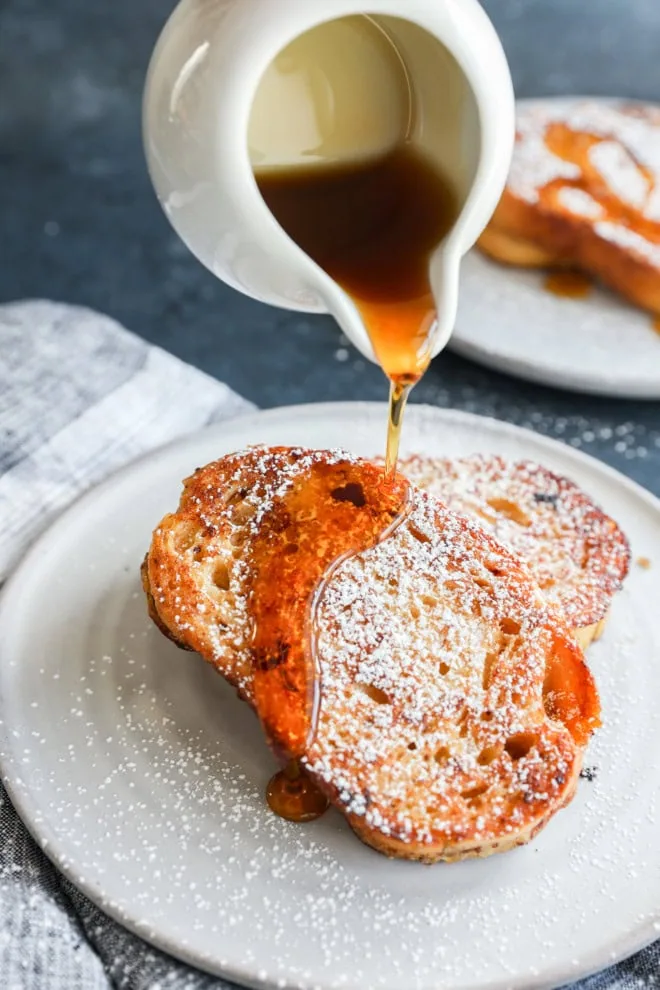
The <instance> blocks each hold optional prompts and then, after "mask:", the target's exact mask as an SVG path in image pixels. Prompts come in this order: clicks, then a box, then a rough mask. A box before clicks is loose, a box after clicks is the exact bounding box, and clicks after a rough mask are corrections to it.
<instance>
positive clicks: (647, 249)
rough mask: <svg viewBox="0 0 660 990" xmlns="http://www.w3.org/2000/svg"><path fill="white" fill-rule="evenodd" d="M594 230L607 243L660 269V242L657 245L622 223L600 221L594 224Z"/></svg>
mask: <svg viewBox="0 0 660 990" xmlns="http://www.w3.org/2000/svg"><path fill="white" fill-rule="evenodd" d="M594 230H595V231H596V233H597V234H600V236H601V237H602V238H604V240H606V241H610V242H611V243H612V244H618V245H619V247H622V248H624V250H626V251H629V252H630V253H631V254H633V255H637V257H639V258H641V259H642V260H643V261H646V262H648V263H649V264H651V265H653V266H654V267H660V242H659V243H657V244H655V243H654V242H653V241H649V240H648V239H647V238H646V237H643V236H642V235H641V234H638V233H637V231H635V230H632V229H631V228H630V227H626V226H624V224H621V223H612V222H611V221H609V220H599V221H598V223H596V224H594Z"/></svg>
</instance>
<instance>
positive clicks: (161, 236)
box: [0, 0, 660, 493]
mask: <svg viewBox="0 0 660 990" xmlns="http://www.w3.org/2000/svg"><path fill="white" fill-rule="evenodd" d="M274 2H276V0H274ZM485 6H486V8H487V10H488V12H489V13H490V15H491V17H492V18H493V20H494V22H495V25H496V27H497V28H498V30H499V31H500V33H501V36H502V39H503V42H504V45H505V48H506V50H507V54H508V56H509V59H510V62H511V67H512V72H513V77H514V82H515V85H516V90H517V93H518V95H519V96H537V95H544V94H564V93H566V94H569V93H592V94H597V95H625V96H631V97H638V98H647V99H656V100H660V59H658V57H657V53H658V38H659V37H660V2H658V0H590V2H576V0H487V2H486V3H485ZM171 8H172V3H171V2H170V0H140V3H135V2H134V0H112V3H89V2H88V0H58V2H57V3H53V2H52V0H2V2H0V258H1V264H0V301H5V300H10V299H17V298H22V297H48V298H52V299H60V300H65V301H68V302H78V303H83V304H86V305H89V306H92V307H94V308H96V309H99V310H103V311H105V312H107V313H109V314H111V315H112V316H115V317H117V318H118V319H119V320H120V321H122V322H123V323H124V324H125V325H126V326H128V327H129V328H131V329H133V330H135V331H136V332H137V333H139V334H141V335H143V336H144V337H146V338H147V339H149V340H151V341H154V342H156V343H158V344H160V345H161V346H163V347H165V348H167V349H168V350H170V351H173V352H174V353H175V354H177V355H179V356H180V357H182V358H184V359H186V360H187V361H190V362H192V363H193V364H195V365H198V366H199V367H200V368H203V369H204V370H206V371H208V372H210V373H211V374H214V375H216V376H218V377H219V378H221V379H223V380H225V381H226V382H228V383H229V384H230V385H231V386H232V387H233V388H235V389H237V390H238V391H240V392H242V393H243V394H244V395H245V396H246V397H248V398H250V399H252V400H253V401H255V402H256V403H258V404H259V405H261V406H273V405H278V404H287V403H294V402H305V401H318V400H338V399H359V398H365V399H375V398H383V397H384V394H385V387H384V383H383V380H382V377H381V375H380V373H379V372H378V370H377V369H376V368H374V367H371V366H369V365H368V364H367V363H366V362H365V361H363V360H362V359H361V358H360V357H359V355H358V354H357V353H356V352H354V351H353V350H349V349H348V348H347V347H346V346H345V345H344V343H343V342H342V340H341V339H340V336H339V333H338V331H337V329H336V326H335V325H334V323H333V321H332V320H331V319H330V318H329V317H311V316H304V315H300V314H289V313H286V312H281V311H278V310H275V309H270V308H268V307H266V306H263V305H260V304H259V303H256V302H253V301H251V300H249V299H246V298H244V297H243V296H240V295H238V294H237V293H234V292H233V291H232V290H231V289H229V288H227V287H225V286H224V285H222V284H221V283H219V282H218V281H217V280H216V279H215V278H214V277H213V276H212V275H210V274H209V273H208V272H207V271H206V270H205V269H203V268H202V267H201V265H199V264H198V262H197V261H195V259H194V258H192V256H190V255H189V254H188V253H187V251H186V249H185V248H184V247H183V245H182V244H181V243H180V242H179V241H178V239H177V237H176V236H175V234H174V233H173V232H172V231H171V229H170V228H169V226H168V224H167V222H166V220H165V218H164V216H163V215H162V213H161V211H160V209H159V207H158V206H157V204H156V201H155V198H154V195H153V193H152V190H151V187H150V184H149V181H148V178H147V175H146V171H145V166H144V160H143V155H142V149H141V140H140V95H141V89H142V84H143V79H144V73H145V68H146V64H147V60H148V57H149V53H150V50H151V48H152V46H153V44H154V41H155V39H156V36H157V34H158V31H159V29H160V26H161V25H162V23H163V22H164V20H165V18H166V17H167V15H168V13H169V11H170V10H171ZM414 398H415V400H416V401H423V402H429V403H432V404H438V405H450V406H454V407H457V408H463V409H468V410H473V411H477V412H484V413H488V414H491V415H495V416H497V417H500V418H503V419H508V420H511V421H512V422H516V423H521V424H524V425H527V426H532V427H533V428H535V429H538V430H541V431H543V432H546V433H549V434H550V435H552V436H557V437H559V438H561V439H564V440H566V441H567V442H569V443H572V444H573V445H575V446H578V447H581V448H582V449H585V450H587V451H589V452H591V453H594V454H596V455H597V456H598V457H601V458H602V459H604V460H606V461H608V462H610V463H611V464H613V465H615V466H616V467H618V468H620V469H622V470H623V471H625V472H626V473H628V474H630V475H631V476H632V477H634V478H636V479H637V480H638V481H640V482H641V483H642V484H644V485H646V486H647V487H649V488H651V489H653V490H654V491H656V492H657V493H660V406H659V404H658V403H639V402H626V401H618V400H606V399H596V398H591V397H586V396H585V397H582V396H577V395H573V394H570V393H562V392H558V391H555V390H552V389H545V388H541V387H538V386H533V385H528V384H525V383H523V382H518V381H516V380H514V379H512V378H507V377H506V376H503V375H499V374H495V373H492V372H489V371H486V370H483V369H480V368H478V367H476V366H475V365H472V364H469V363H468V362H466V361H464V360H462V359H460V358H458V357H455V356H453V355H449V354H446V355H443V356H441V357H440V358H439V359H438V360H436V362H435V363H434V365H433V367H432V368H431V370H430V371H429V373H428V375H427V376H426V379H425V380H424V381H423V382H422V384H421V385H420V386H418V388H417V389H416V394H415V396H414Z"/></svg>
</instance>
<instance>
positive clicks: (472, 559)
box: [144, 448, 599, 862]
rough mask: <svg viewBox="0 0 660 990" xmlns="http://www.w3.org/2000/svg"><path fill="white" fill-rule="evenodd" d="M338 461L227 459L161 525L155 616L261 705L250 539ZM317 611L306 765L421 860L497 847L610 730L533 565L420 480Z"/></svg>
mask: <svg viewBox="0 0 660 990" xmlns="http://www.w3.org/2000/svg"><path fill="white" fill-rule="evenodd" d="M331 456H333V457H337V456H340V455H337V454H336V453H333V454H332V455H331V454H328V453H323V452H310V451H301V450H299V449H295V450H291V449H286V448H279V449H274V450H263V449H252V450H249V451H247V452H242V453H240V454H237V455H230V456H228V457H226V458H221V459H220V460H219V461H217V462H215V463H213V464H210V465H208V466H207V467H206V468H203V469H201V470H200V471H197V472H195V474H194V475H193V476H192V477H191V478H189V479H188V480H187V481H186V482H185V487H184V492H183V495H182V498H181V503H180V506H179V510H178V511H177V512H176V513H174V514H171V515H168V516H166V517H165V518H164V519H163V521H162V522H161V524H160V525H159V526H158V527H157V529H156V530H155V532H154V537H153V541H152V545H151V548H150V551H149V554H148V557H147V562H146V567H145V568H144V573H145V575H146V577H145V590H146V592H147V597H148V600H149V607H150V612H151V613H152V614H153V615H154V617H155V619H156V621H157V623H158V625H159V627H160V628H163V627H165V629H166V631H167V634H168V635H169V636H170V638H173V639H174V640H175V641H177V642H178V643H179V644H180V645H183V646H185V647H186V648H188V649H194V650H196V651H198V652H200V653H201V655H202V656H203V657H204V658H205V659H206V660H208V661H209V662H211V663H212V664H213V665H214V666H215V667H216V668H217V669H218V670H219V671H220V673H222V674H223V676H225V677H226V678H227V679H228V680H229V681H230V682H231V683H232V684H234V685H235V686H236V687H237V688H238V690H239V693H240V694H241V695H242V697H243V698H244V699H245V700H247V701H248V702H252V697H253V696H252V688H251V679H250V669H251V667H250V664H251V656H250V649H249V643H250V638H251V624H250V606H249V602H246V601H245V598H244V591H245V588H246V586H247V585H248V584H249V582H247V575H246V570H245V562H246V559H247V553H246V551H247V547H248V545H249V541H250V540H255V539H259V533H260V527H261V524H262V522H263V520H264V519H265V518H267V515H268V512H269V511H270V507H272V505H273V500H274V499H277V498H279V497H281V493H282V492H283V491H285V490H286V486H287V485H290V484H292V483H293V484H299V483H303V484H304V479H305V470H306V465H307V466H308V465H309V464H310V463H311V461H312V460H313V459H315V458H316V459H317V458H319V457H321V458H323V457H331ZM352 463H356V462H355V461H354V459H352ZM291 525H292V526H293V527H295V526H296V525H304V520H300V521H299V520H292V521H291ZM292 538H295V532H294V533H292ZM394 578H396V581H395V584H392V580H393V579H394ZM317 622H318V633H317V636H318V638H317V651H318V658H319V663H320V668H321V685H322V689H321V707H320V715H319V722H318V726H317V731H316V734H315V737H314V739H313V741H312V742H311V743H310V745H309V747H308V749H307V750H306V752H305V754H304V756H303V763H304V765H305V766H306V768H307V770H308V772H309V773H310V774H311V775H312V776H313V777H314V779H315V780H316V781H317V783H318V784H319V785H320V786H321V788H322V789H323V790H324V791H325V792H326V793H327V794H328V796H329V797H330V799H331V800H332V801H333V802H334V803H335V804H336V805H337V806H338V807H339V808H340V809H341V810H342V811H343V812H344V814H345V815H346V816H347V818H348V820H349V822H350V824H351V826H352V827H353V828H354V830H355V831H356V834H358V835H359V837H360V838H361V839H362V840H363V841H365V842H367V843H368V844H370V845H372V846H373V847H374V848H376V849H379V850H380V851H382V852H385V853H386V854H387V855H394V856H398V857H403V858H412V859H420V860H423V861H425V862H432V861H435V860H440V859H442V860H446V861H453V860H456V859H460V858H464V857H466V856H474V855H487V854H489V853H490V852H497V851H503V850H504V849H507V848H510V847H512V846H513V845H517V844H520V843H522V842H525V841H528V840H529V838H530V837H531V836H532V835H533V834H535V832H536V831H537V830H538V829H539V828H541V827H543V825H544V824H545V823H546V822H547V821H548V820H549V818H550V817H551V816H552V815H553V814H554V812H555V811H556V810H558V809H559V808H560V807H563V805H564V804H566V803H567V802H568V801H569V800H570V798H571V796H572V794H573V791H574V787H575V781H576V779H577V776H578V774H579V770H580V766H581V760H582V753H583V747H584V744H585V742H586V739H587V738H588V735H589V733H590V732H591V730H592V729H593V728H595V727H596V726H597V725H598V712H599V705H598V698H597V694H596V689H595V686H594V683H593V679H592V677H591V675H590V674H589V672H588V670H587V668H586V665H585V664H584V659H583V657H582V654H581V651H580V650H579V648H578V647H577V646H576V644H575V643H574V641H573V640H572V639H571V638H570V635H569V634H568V633H567V631H566V630H565V628H564V625H563V623H562V622H561V620H560V619H559V617H558V616H557V614H556V613H555V612H554V611H553V609H552V608H551V607H549V606H548V605H547V604H546V602H545V600H544V598H543V596H542V595H541V593H540V592H539V590H538V588H537V586H536V585H535V583H534V581H533V580H532V578H531V576H530V575H529V572H528V570H527V569H526V568H525V566H524V565H522V564H520V563H519V562H518V560H517V559H516V558H515V557H514V556H513V555H512V554H511V553H510V552H509V551H507V550H505V549H504V548H503V547H501V546H500V545H499V544H498V543H497V542H496V541H495V540H494V539H493V538H492V537H491V536H489V535H488V534H486V533H485V532H484V531H483V530H482V529H481V528H480V527H478V526H476V525H474V524H473V523H471V522H469V521H468V520H466V519H464V518H462V517H460V516H457V515H456V514H455V513H453V512H452V511H451V510H450V509H448V508H447V507H446V506H444V505H442V504H441V503H440V502H437V501H435V500H433V499H432V498H430V497H429V496H428V495H426V494H424V493H422V492H414V493H413V504H412V508H411V512H410V515H409V517H408V518H407V519H406V521H405V523H404V524H402V525H401V526H399V528H398V529H397V530H396V532H395V534H394V535H393V536H392V537H391V538H389V539H388V540H386V541H385V542H384V543H382V544H380V545H378V546H376V547H372V548H371V549H370V550H368V551H364V552H363V553H360V554H358V555H356V556H354V557H351V558H350V559H349V560H347V561H345V562H344V563H343V564H342V565H340V566H339V567H338V568H337V569H336V570H335V571H333V574H332V577H331V579H330V580H329V581H328V583H327V585H326V586H325V587H324V591H323V594H322V595H321V598H320V601H319V604H318V611H317ZM468 643H470V644H472V645H471V646H470V647H469V648H468V646H467V644H468ZM558 685H559V686H560V688H561V689H560V690H558Z"/></svg>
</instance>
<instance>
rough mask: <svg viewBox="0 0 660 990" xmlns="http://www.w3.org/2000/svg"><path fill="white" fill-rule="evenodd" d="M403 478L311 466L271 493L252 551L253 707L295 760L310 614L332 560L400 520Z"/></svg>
mask: <svg viewBox="0 0 660 990" xmlns="http://www.w3.org/2000/svg"><path fill="white" fill-rule="evenodd" d="M406 492H407V482H406V481H405V480H404V479H403V478H401V477H400V476H398V475H395V476H393V477H392V478H391V479H386V478H385V477H384V475H383V472H382V469H380V468H378V467H376V466H375V465H373V464H368V463H354V462H351V461H349V460H340V461H338V462H336V463H328V462H324V461H317V462H313V463H312V464H311V466H310V469H309V471H308V472H306V473H305V475H304V476H303V477H302V478H294V479H293V481H292V484H291V485H289V486H287V487H286V490H285V491H283V492H282V493H281V494H276V495H275V496H274V498H273V499H272V502H271V504H270V505H269V508H268V511H267V512H266V513H264V515H263V517H262V518H261V520H260V522H259V523H258V526H257V532H256V534H255V537H254V539H253V541H252V545H251V551H250V560H249V568H250V575H251V578H250V588H249V599H250V602H251V612H252V615H253V618H254V634H253V640H252V645H251V657H252V672H253V693H254V703H255V707H256V709H257V712H258V714H259V717H260V719H261V721H262V724H263V726H264V729H265V731H266V735H267V737H268V739H269V741H270V742H271V744H272V745H273V747H274V748H275V750H276V752H278V753H280V754H282V755H285V756H286V757H288V758H295V757H298V756H300V755H301V754H302V753H303V752H304V751H305V749H306V747H307V746H308V745H309V743H310V741H311V739H312V738H313V735H314V730H315V724H316V717H317V713H318V706H319V702H320V694H321V691H322V685H321V684H320V681H319V671H318V667H317V664H316V657H315V643H314V630H315V622H314V613H315V607H316V602H317V601H318V597H319V594H320V590H321V589H322V587H323V583H324V581H326V580H327V578H328V576H329V575H330V574H331V573H332V569H333V565H334V564H335V563H336V562H337V561H338V560H343V559H345V558H346V557H347V556H350V555H352V554H356V553H359V552H360V551H362V550H366V549H368V548H369V547H372V546H374V545H375V544H376V543H378V542H380V541H381V540H382V539H384V538H385V537H387V536H388V535H389V534H390V533H391V532H392V529H393V528H394V527H395V526H396V525H397V524H398V523H399V522H400V521H403V519H404V518H405V515H406V505H407V500H406Z"/></svg>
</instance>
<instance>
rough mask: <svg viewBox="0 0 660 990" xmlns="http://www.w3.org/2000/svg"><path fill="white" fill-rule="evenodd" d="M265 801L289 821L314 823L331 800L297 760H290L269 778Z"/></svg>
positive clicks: (271, 808)
mask: <svg viewBox="0 0 660 990" xmlns="http://www.w3.org/2000/svg"><path fill="white" fill-rule="evenodd" d="M266 801H267V802H268V807H269V808H270V810H271V811H274V812H275V814H276V815H279V817H280V818H286V820H287V821H289V822H312V821H314V819H315V818H320V817H321V815H322V814H324V812H325V811H327V809H328V799H327V798H326V796H325V794H323V793H322V792H321V791H320V790H319V789H318V787H317V786H316V784H315V783H314V781H313V780H312V779H311V777H309V776H308V775H307V774H306V773H305V771H304V769H303V768H302V767H301V766H300V764H299V763H298V761H297V760H289V762H288V763H287V765H286V766H285V767H284V769H283V770H279V771H278V772H277V773H276V774H273V776H272V777H271V778H270V780H269V781H268V786H267V787H266Z"/></svg>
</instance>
